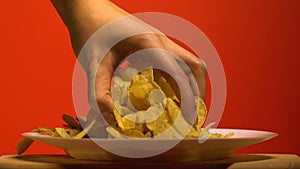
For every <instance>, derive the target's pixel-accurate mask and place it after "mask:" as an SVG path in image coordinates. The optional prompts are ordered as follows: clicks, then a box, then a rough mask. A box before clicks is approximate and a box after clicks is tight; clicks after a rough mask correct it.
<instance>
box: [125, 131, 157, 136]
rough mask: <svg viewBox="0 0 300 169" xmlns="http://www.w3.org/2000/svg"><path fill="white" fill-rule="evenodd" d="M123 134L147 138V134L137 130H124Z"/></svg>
mask: <svg viewBox="0 0 300 169" xmlns="http://www.w3.org/2000/svg"><path fill="white" fill-rule="evenodd" d="M123 132H124V134H125V135H126V136H128V137H133V138H149V137H150V136H151V135H150V136H149V134H147V135H145V134H144V133H142V132H141V131H139V130H124V131H123Z"/></svg>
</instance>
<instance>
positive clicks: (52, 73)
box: [0, 0, 300, 155]
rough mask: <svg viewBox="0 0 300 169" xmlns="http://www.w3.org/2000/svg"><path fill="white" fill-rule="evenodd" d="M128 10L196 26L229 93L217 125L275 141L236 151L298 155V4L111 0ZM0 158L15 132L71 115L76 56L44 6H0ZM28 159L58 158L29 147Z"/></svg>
mask: <svg viewBox="0 0 300 169" xmlns="http://www.w3.org/2000/svg"><path fill="white" fill-rule="evenodd" d="M114 2H116V3H117V4H118V5H120V6H121V7H123V8H125V9H126V10H128V11H129V12H145V11H156V12H165V13H171V14H174V15H177V16H180V17H182V18H184V19H186V20H188V21H190V22H192V23H193V24H195V25H196V26H197V27H199V28H200V29H201V30H202V31H203V32H204V33H205V34H206V35H207V36H208V37H209V38H210V40H211V41H212V43H213V44H214V46H215V48H216V49H217V51H218V53H219V55H220V57H221V60H222V62H223V65H224V68H225V71H226V76H227V83H228V89H227V91H228V95H227V103H226V107H225V112H224V114H223V118H222V120H221V123H220V125H219V127H226V128H246V129H259V130H269V131H274V132H277V133H279V136H278V137H277V138H275V139H273V140H270V141H267V142H264V143H261V144H257V145H254V146H250V147H246V148H243V149H240V150H238V151H237V152H243V153H245V152H247V153H296V154H300V144H299V143H300V139H299V138H300V136H299V124H298V123H299V113H300V111H299V103H298V102H299V95H300V89H299V86H300V80H299V66H300V65H299V59H298V57H299V56H300V52H299V49H300V33H299V30H300V24H299V21H300V13H299V8H300V4H299V1H298V0H290V1H285V0H264V1H259V0H243V1H240V0H227V1H223V0H216V1H205V2H204V1H199V0H188V1H182V0H172V1H165V0H151V1H150V0H149V1H145V0H144V1H141V0H126V1H125V0H115V1H114ZM0 19H1V20H0V21H1V27H0V37H1V42H0V43H1V45H0V49H1V53H0V55H1V61H0V113H1V118H0V120H1V121H0V129H1V134H0V155H4V154H14V153H15V150H14V148H15V144H16V143H17V141H18V140H19V139H20V138H21V136H20V134H21V133H22V132H25V131H29V130H31V129H33V128H36V127H38V126H47V127H55V126H57V125H60V124H62V120H61V118H60V116H61V115H62V114H63V113H68V114H71V115H75V113H74V108H73V103H72V91H71V87H72V72H73V66H74V63H75V56H74V54H73V52H72V49H71V46H70V42H69V36H68V32H67V29H66V27H65V26H64V25H63V23H62V21H61V20H60V18H59V16H58V15H57V13H56V12H55V10H54V8H53V7H52V5H51V4H50V2H49V1H48V0H46V1H45V0H26V1H25V0H18V1H8V0H5V1H2V2H1V6H0ZM27 153H63V151H61V150H59V149H56V148H53V147H51V146H47V145H44V144H41V143H34V145H33V146H32V147H31V148H30V150H29V151H27Z"/></svg>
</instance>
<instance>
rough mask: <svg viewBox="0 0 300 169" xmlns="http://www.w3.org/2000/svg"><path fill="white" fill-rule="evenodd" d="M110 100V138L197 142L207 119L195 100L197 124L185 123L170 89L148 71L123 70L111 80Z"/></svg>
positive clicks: (156, 71)
mask: <svg viewBox="0 0 300 169" xmlns="http://www.w3.org/2000/svg"><path fill="white" fill-rule="evenodd" d="M131 77H133V78H131ZM130 79H132V80H131V81H129V80H130ZM112 96H113V99H114V104H115V109H114V116H115V118H116V123H115V124H114V125H113V126H111V127H108V128H107V132H108V133H109V134H110V136H111V137H114V138H124V137H125V138H126V137H135V138H149V137H154V138H183V137H192V138H198V137H199V136H200V133H201V127H202V125H203V123H204V121H205V118H206V115H207V110H206V106H205V104H204V102H203V100H202V99H201V98H199V97H196V98H195V103H196V105H197V110H198V119H197V122H196V124H195V125H193V126H192V125H190V124H189V123H188V122H186V120H185V119H184V117H183V116H182V114H181V111H180V107H179V105H180V101H179V99H178V98H177V96H176V95H175V93H174V91H173V89H172V87H171V86H170V85H169V83H168V82H167V81H166V79H165V78H164V77H163V76H162V74H161V73H160V72H159V71H158V70H154V69H152V68H149V69H145V70H143V71H141V72H139V73H137V70H135V69H134V68H130V67H128V68H124V70H123V71H122V74H120V76H118V74H117V75H116V76H114V80H113V85H112Z"/></svg>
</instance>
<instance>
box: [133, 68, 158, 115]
mask: <svg viewBox="0 0 300 169" xmlns="http://www.w3.org/2000/svg"><path fill="white" fill-rule="evenodd" d="M158 88H159V86H158V85H157V84H156V83H155V82H154V77H153V69H145V70H143V71H142V72H140V73H138V74H137V75H136V76H135V77H134V78H133V80H132V82H131V85H130V87H129V90H128V95H129V99H130V101H131V104H132V105H133V106H134V107H135V108H136V109H137V110H147V109H148V108H149V107H150V106H151V105H150V102H149V99H148V98H149V94H150V93H151V91H152V90H153V89H158Z"/></svg>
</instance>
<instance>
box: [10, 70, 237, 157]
mask: <svg viewBox="0 0 300 169" xmlns="http://www.w3.org/2000/svg"><path fill="white" fill-rule="evenodd" d="M123 69H124V70H122V71H120V72H119V73H118V74H116V76H114V78H113V85H112V90H111V93H112V97H113V100H114V107H115V108H114V112H113V113H114V116H115V118H116V122H115V124H113V125H111V126H109V127H105V125H104V123H103V118H102V117H101V115H100V114H99V113H97V112H94V111H91V112H90V113H89V114H88V116H87V117H82V116H79V117H77V118H75V119H74V118H72V117H71V116H69V115H66V114H64V115H63V116H62V119H63V120H64V121H65V122H66V124H65V125H64V127H56V128H54V129H50V128H45V127H39V128H37V129H35V130H33V132H38V133H40V134H42V135H47V136H50V137H62V138H74V139H81V138H107V133H108V137H109V138H117V139H118V138H228V137H231V136H232V135H233V134H234V133H229V134H226V135H222V134H218V133H211V132H209V129H210V127H211V126H212V125H213V123H211V124H209V125H207V126H206V127H205V128H201V127H202V125H203V123H204V121H205V119H206V116H207V110H206V106H205V103H204V101H203V100H202V99H201V98H199V97H196V98H195V103H196V106H197V110H198V118H197V121H196V123H195V124H194V125H190V124H189V123H188V122H187V121H186V120H185V119H184V117H183V116H182V114H181V111H180V107H179V105H180V100H179V99H178V98H177V96H176V95H175V93H174V91H173V89H172V87H171V86H170V85H169V83H168V82H167V81H166V79H165V78H164V77H163V76H162V74H161V73H160V72H159V71H157V70H154V69H152V68H149V69H145V70H143V71H141V72H138V71H137V70H136V69H134V68H131V67H127V68H123ZM105 130H106V131H107V132H106V131H105ZM32 142H33V140H31V139H29V138H23V139H22V140H20V142H19V143H18V144H17V146H16V150H17V152H18V154H22V153H23V152H25V151H26V150H27V149H28V148H29V147H30V145H31V144H32Z"/></svg>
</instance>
